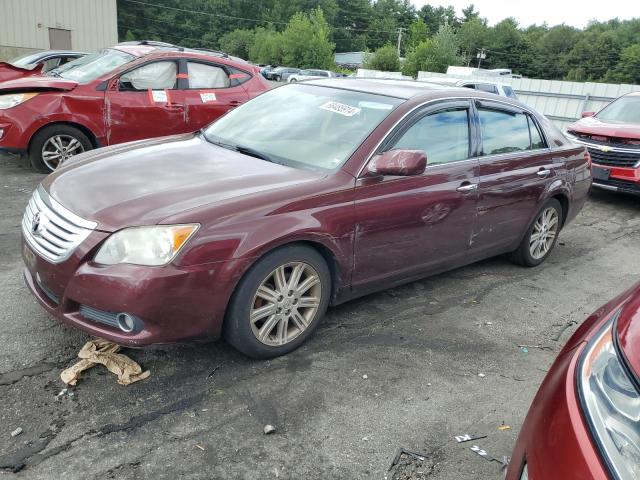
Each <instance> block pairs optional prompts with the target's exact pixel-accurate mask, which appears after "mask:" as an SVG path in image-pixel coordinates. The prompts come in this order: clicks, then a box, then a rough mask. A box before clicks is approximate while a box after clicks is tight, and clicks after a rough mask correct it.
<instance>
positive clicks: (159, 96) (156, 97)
mask: <svg viewBox="0 0 640 480" xmlns="http://www.w3.org/2000/svg"><path fill="white" fill-rule="evenodd" d="M151 98H152V100H153V101H154V103H168V101H169V99H168V98H167V92H166V91H165V90H151Z"/></svg>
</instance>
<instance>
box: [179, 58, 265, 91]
mask: <svg viewBox="0 0 640 480" xmlns="http://www.w3.org/2000/svg"><path fill="white" fill-rule="evenodd" d="M276 71H277V70H276ZM187 73H188V74H189V88H227V87H229V84H230V80H229V76H228V75H227V72H225V71H224V69H223V68H221V67H218V66H216V65H208V64H206V63H199V62H188V63H187Z"/></svg>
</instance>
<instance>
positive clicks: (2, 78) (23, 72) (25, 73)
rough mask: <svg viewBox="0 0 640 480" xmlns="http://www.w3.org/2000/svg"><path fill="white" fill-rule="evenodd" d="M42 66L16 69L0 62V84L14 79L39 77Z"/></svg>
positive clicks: (14, 66)
mask: <svg viewBox="0 0 640 480" xmlns="http://www.w3.org/2000/svg"><path fill="white" fill-rule="evenodd" d="M41 72H42V65H31V66H29V67H18V66H16V65H12V64H10V63H7V62H0V82H6V81H8V80H13V79H15V78H22V77H29V76H34V75H40V73H41Z"/></svg>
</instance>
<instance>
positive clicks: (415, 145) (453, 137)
mask: <svg viewBox="0 0 640 480" xmlns="http://www.w3.org/2000/svg"><path fill="white" fill-rule="evenodd" d="M393 148H394V149H403V150H422V151H424V152H425V153H426V154H427V164H428V165H434V164H440V163H450V162H457V161H459V160H466V159H468V158H469V110H468V109H466V108H457V109H448V110H441V111H439V112H435V113H431V114H429V115H426V116H424V117H422V118H421V119H420V120H418V121H417V122H416V123H414V124H413V125H412V126H411V127H409V129H408V130H407V131H406V132H405V133H404V134H403V135H402V137H400V139H399V140H398V142H396V144H395V145H394V146H393Z"/></svg>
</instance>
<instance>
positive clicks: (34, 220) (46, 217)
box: [22, 186, 97, 263]
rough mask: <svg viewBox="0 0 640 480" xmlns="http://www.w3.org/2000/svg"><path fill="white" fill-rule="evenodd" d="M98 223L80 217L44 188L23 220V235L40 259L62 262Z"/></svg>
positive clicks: (34, 194)
mask: <svg viewBox="0 0 640 480" xmlns="http://www.w3.org/2000/svg"><path fill="white" fill-rule="evenodd" d="M96 227H97V223H95V222H90V221H88V220H85V219H83V218H80V217H79V216H77V215H76V214H74V213H73V212H70V211H69V210H67V209H66V208H65V207H63V206H62V205H60V204H59V203H58V202H56V201H55V200H54V199H53V198H51V197H50V196H49V195H48V194H47V192H45V190H44V188H42V187H41V186H40V187H38V189H37V190H36V191H35V192H33V195H32V197H31V200H29V204H28V205H27V208H26V210H25V212H24V216H23V217H22V234H23V235H24V238H25V240H26V241H27V243H28V244H29V245H30V246H31V248H33V250H35V251H36V252H37V253H38V254H39V255H40V256H42V257H43V258H45V259H46V260H49V261H50V262H53V263H60V262H63V261H64V260H66V259H67V258H69V257H70V256H71V254H72V253H73V251H74V250H75V249H76V248H77V247H78V245H80V244H81V243H82V242H83V241H84V240H85V239H86V238H87V237H88V236H89V234H90V233H91V232H92V231H93V230H94V229H95V228H96Z"/></svg>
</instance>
